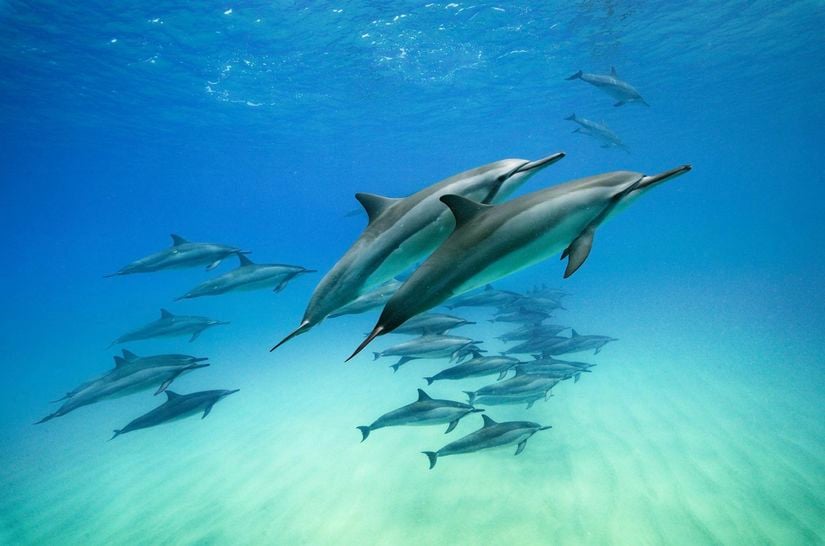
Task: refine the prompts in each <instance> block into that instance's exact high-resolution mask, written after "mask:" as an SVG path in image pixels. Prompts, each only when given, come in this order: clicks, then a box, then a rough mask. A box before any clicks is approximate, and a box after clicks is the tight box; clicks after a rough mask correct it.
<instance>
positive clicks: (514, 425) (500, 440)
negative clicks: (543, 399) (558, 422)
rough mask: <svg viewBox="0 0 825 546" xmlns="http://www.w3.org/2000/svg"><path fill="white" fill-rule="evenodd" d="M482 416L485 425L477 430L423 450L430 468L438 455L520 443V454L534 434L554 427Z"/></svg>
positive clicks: (456, 453) (517, 451) (444, 455)
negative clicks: (443, 444)
mask: <svg viewBox="0 0 825 546" xmlns="http://www.w3.org/2000/svg"><path fill="white" fill-rule="evenodd" d="M481 417H482V418H483V419H484V426H482V427H481V428H480V429H478V430H477V431H475V432H473V433H470V434H468V435H467V436H464V437H463V438H459V439H458V440H456V441H455V442H452V443H449V444H447V445H446V446H444V447H442V448H441V449H439V450H438V451H422V453H423V454H424V455H426V456H427V459H429V461H430V470H432V468H433V467H434V466H435V463H436V462H437V461H438V457H446V456H447V455H458V454H460V453H474V452H476V451H481V450H482V449H489V448H492V447H499V446H506V445H510V444H518V447H517V448H516V455H518V454H519V453H521V452H522V451H524V446H526V445H527V440H529V439H530V437H531V436H532V435H533V434H535V433H536V432H538V431H540V430H547V429H549V428H553V427H550V426H546V427H543V426H541V425H540V424H538V423H531V422H529V421H507V422H504V423H497V422H495V421H493V420H492V419H491V418H490V417H489V416H488V415H486V414H484V415H482V416H481Z"/></svg>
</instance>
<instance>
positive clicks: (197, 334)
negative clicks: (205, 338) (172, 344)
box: [189, 330, 203, 343]
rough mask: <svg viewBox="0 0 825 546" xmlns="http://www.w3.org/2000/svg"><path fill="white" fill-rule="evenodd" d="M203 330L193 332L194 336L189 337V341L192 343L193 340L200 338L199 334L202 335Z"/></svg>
mask: <svg viewBox="0 0 825 546" xmlns="http://www.w3.org/2000/svg"><path fill="white" fill-rule="evenodd" d="M201 332H203V330H198V331H197V332H195V333H194V334H192V337H190V338H189V343H192V342H193V341H195V340H196V339H198V336H199V335H201Z"/></svg>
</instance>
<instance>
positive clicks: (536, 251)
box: [350, 165, 690, 358]
mask: <svg viewBox="0 0 825 546" xmlns="http://www.w3.org/2000/svg"><path fill="white" fill-rule="evenodd" d="M689 170H690V166H689V165H683V166H681V167H677V168H675V169H671V170H669V171H665V172H663V173H660V174H657V175H653V176H647V175H644V174H641V173H635V172H627V171H617V172H612V173H607V174H601V175H597V176H591V177H588V178H582V179H579V180H573V181H571V182H566V183H564V184H559V185H557V186H553V187H550V188H547V189H544V190H540V191H537V192H534V193H530V194H527V195H524V196H522V197H519V198H517V199H514V200H512V201H508V202H507V203H504V204H502V205H497V206H490V205H484V204H482V203H477V202H474V201H471V200H469V199H465V198H463V197H459V196H456V195H448V196H445V197H443V198H442V201H444V203H445V204H446V205H447V206H448V207H450V209H451V210H452V212H453V214H454V215H455V218H456V228H455V231H454V232H453V234H452V235H451V236H450V237H449V238H448V239H447V240H446V241H444V243H443V244H442V245H441V246H440V247H439V248H438V250H436V251H435V252H434V253H433V254H432V255H431V256H430V257H429V258H427V260H425V261H424V263H422V264H421V266H419V268H418V269H416V270H415V272H414V273H413V274H412V276H411V277H410V278H409V279H408V280H407V281H406V282H405V283H404V284H403V285H401V288H399V289H398V291H396V293H395V294H394V295H393V297H392V298H390V300H389V301H388V302H387V305H386V306H385V307H384V311H383V312H382V313H381V317H380V318H379V319H378V323H377V324H376V325H375V328H373V330H372V332H371V333H370V334H369V336H368V337H367V339H365V340H364V342H363V343H361V345H360V346H359V347H358V349H356V350H355V352H354V353H353V354H352V356H355V355H356V354H358V353H359V352H360V351H361V350H362V349H363V348H364V347H366V346H367V345H368V344H369V342H370V341H372V340H373V339H375V337H376V336H379V335H382V334H386V333H388V332H391V331H393V330H394V329H396V328H398V327H399V326H400V325H402V324H403V323H404V322H405V321H406V320H407V319H409V318H411V317H414V316H415V315H417V314H419V313H423V312H424V311H426V310H428V309H431V308H433V307H435V306H436V305H438V304H440V303H441V302H443V301H446V300H447V299H449V298H450V297H452V296H455V295H458V294H462V293H464V292H467V291H468V290H472V289H473V288H476V287H478V286H483V285H485V284H487V283H490V282H492V281H494V280H496V279H500V278H501V277H504V276H506V275H509V274H511V273H513V272H515V271H518V270H520V269H523V268H525V267H527V266H529V265H532V264H534V263H536V262H539V261H541V260H544V259H545V258H547V257H548V256H551V255H553V254H555V253H556V252H558V251H559V250H562V249H564V252H563V253H562V258H568V259H569V261H568V263H567V269H566V270H565V272H564V276H565V277H569V276H570V275H572V274H573V273H574V272H575V271H576V270H577V269H578V268H579V267H580V266H581V265H582V264H583V263H584V261H585V259H587V256H588V254H589V253H590V247H591V245H592V244H593V236H594V234H595V233H596V228H598V227H599V226H600V225H601V224H602V223H603V222H604V221H605V220H607V219H608V218H609V217H610V216H612V215H613V214H615V213H616V212H619V211H620V210H622V209H624V208H625V207H627V205H629V204H630V203H632V202H633V201H634V200H635V199H636V198H638V197H639V196H640V195H642V194H643V193H645V192H647V191H648V190H649V189H651V188H653V187H654V186H657V185H658V184H659V183H661V182H663V181H665V180H669V179H671V178H675V177H677V176H679V175H681V174H684V173H686V172H688V171H689ZM352 356H350V358H352Z"/></svg>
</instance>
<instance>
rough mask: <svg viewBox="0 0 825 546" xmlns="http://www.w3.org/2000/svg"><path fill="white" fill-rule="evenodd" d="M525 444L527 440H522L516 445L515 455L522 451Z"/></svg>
mask: <svg viewBox="0 0 825 546" xmlns="http://www.w3.org/2000/svg"><path fill="white" fill-rule="evenodd" d="M526 445H527V440H522V441H521V442H519V443H518V447H517V448H516V455H518V454H519V453H521V452H522V451H524V447H525V446H526Z"/></svg>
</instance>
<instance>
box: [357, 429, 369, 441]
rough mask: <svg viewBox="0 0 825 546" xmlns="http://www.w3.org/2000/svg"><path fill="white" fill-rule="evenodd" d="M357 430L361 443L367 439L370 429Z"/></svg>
mask: <svg viewBox="0 0 825 546" xmlns="http://www.w3.org/2000/svg"><path fill="white" fill-rule="evenodd" d="M358 430H360V431H361V441H362V442H363V441H364V440H366V439H367V438H368V437H369V435H370V427H358Z"/></svg>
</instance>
